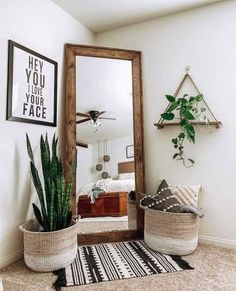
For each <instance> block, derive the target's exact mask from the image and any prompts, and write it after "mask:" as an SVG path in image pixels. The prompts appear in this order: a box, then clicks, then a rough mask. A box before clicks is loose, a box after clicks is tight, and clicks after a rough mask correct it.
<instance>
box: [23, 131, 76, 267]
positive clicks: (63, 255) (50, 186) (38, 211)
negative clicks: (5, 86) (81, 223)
mask: <svg viewBox="0 0 236 291" xmlns="http://www.w3.org/2000/svg"><path fill="white" fill-rule="evenodd" d="M26 143H27V152H28V155H29V158H30V171H31V177H32V181H33V184H34V187H35V189H36V191H37V195H38V200H39V205H36V204H35V203H33V211H34V215H35V219H33V220H30V221H28V222H26V223H25V224H24V225H22V226H21V227H20V229H21V230H22V231H23V233H24V259H25V263H26V265H27V266H28V267H29V268H30V269H32V270H34V271H54V270H58V269H60V268H64V267H65V266H67V265H69V264H71V263H72V262H73V260H74V259H75V257H76V253H77V231H76V226H77V221H75V220H73V219H72V212H71V194H72V191H73V187H74V182H75V174H76V160H77V158H76V155H75V158H74V161H73V165H72V167H71V169H70V171H69V175H68V177H66V176H65V170H64V166H63V163H62V161H61V159H60V158H59V157H58V155H57V144H58V139H57V138H56V137H55V135H54V136H53V139H52V143H51V145H49V142H48V136H47V135H46V136H45V137H43V136H42V135H41V138H40V152H41V169H40V171H39V170H38V169H37V166H36V163H35V159H34V155H33V150H32V147H31V143H30V140H29V137H28V135H27V134H26ZM41 170H42V171H41ZM40 172H42V177H40Z"/></svg>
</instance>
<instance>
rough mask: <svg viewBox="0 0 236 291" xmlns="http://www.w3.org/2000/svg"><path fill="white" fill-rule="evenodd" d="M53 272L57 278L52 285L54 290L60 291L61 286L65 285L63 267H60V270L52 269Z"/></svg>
mask: <svg viewBox="0 0 236 291" xmlns="http://www.w3.org/2000/svg"><path fill="white" fill-rule="evenodd" d="M53 274H54V275H56V276H57V279H56V281H55V282H54V283H53V285H52V287H53V288H55V290H56V291H61V288H62V287H66V272H65V269H60V270H57V271H54V272H53Z"/></svg>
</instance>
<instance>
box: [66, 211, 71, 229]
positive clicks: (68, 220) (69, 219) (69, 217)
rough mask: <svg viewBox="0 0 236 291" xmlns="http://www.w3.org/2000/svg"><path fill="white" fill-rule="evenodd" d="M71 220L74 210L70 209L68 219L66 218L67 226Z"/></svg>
mask: <svg viewBox="0 0 236 291" xmlns="http://www.w3.org/2000/svg"><path fill="white" fill-rule="evenodd" d="M71 220H72V211H69V213H68V215H67V220H66V223H67V226H69V225H70V223H71Z"/></svg>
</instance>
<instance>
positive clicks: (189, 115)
mask: <svg viewBox="0 0 236 291" xmlns="http://www.w3.org/2000/svg"><path fill="white" fill-rule="evenodd" d="M182 114H183V116H184V117H185V118H186V119H188V120H194V119H195V117H194V116H193V115H192V113H191V112H190V111H189V110H184V111H183V112H182Z"/></svg>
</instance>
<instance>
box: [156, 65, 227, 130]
mask: <svg viewBox="0 0 236 291" xmlns="http://www.w3.org/2000/svg"><path fill="white" fill-rule="evenodd" d="M185 70H186V73H185V75H184V77H183V79H182V81H181V82H180V84H179V86H178V88H177V89H176V91H175V93H174V95H173V96H174V97H177V96H178V94H179V92H180V90H181V88H182V87H183V84H184V82H185V81H186V80H187V79H189V80H190V82H191V83H192V84H193V87H194V88H195V89H196V91H197V92H198V94H201V93H200V91H199V89H198V87H197V85H196V84H195V82H194V81H193V79H192V77H191V76H190V74H189V72H188V71H189V70H190V67H189V66H186V68H185ZM203 102H204V104H205V106H206V108H207V109H208V110H209V112H210V114H211V116H212V117H213V119H214V121H209V122H208V123H205V122H197V121H195V122H192V123H191V124H193V125H194V124H198V125H214V126H215V127H216V128H220V127H221V126H222V123H221V121H218V120H217V119H216V117H215V115H214V114H213V112H212V111H211V109H210V107H209V106H208V104H207V103H206V101H205V99H203ZM169 106H170V104H169V105H168V106H167V107H166V109H165V112H166V111H167V110H168V108H169ZM179 124H180V122H168V123H167V122H164V119H163V118H162V117H161V118H160V119H159V121H158V122H157V123H154V125H155V126H156V127H157V129H162V128H163V127H164V126H175V125H179Z"/></svg>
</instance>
